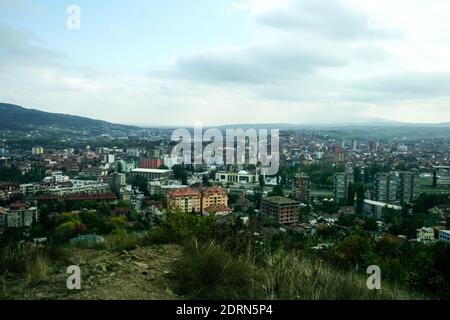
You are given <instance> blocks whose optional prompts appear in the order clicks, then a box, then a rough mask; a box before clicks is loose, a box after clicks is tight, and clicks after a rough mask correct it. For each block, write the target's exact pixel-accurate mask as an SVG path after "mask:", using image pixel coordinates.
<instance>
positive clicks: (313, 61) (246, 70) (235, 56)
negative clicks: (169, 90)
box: [153, 43, 347, 84]
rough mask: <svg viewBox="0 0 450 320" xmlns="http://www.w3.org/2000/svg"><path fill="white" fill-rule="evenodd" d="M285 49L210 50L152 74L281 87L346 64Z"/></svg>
mask: <svg viewBox="0 0 450 320" xmlns="http://www.w3.org/2000/svg"><path fill="white" fill-rule="evenodd" d="M323 52H326V50H324V51H320V50H312V49H311V48H307V49H306V48H302V47H299V46H292V45H286V44H285V43H278V44H266V45H261V44H259V45H251V46H247V47H238V48H231V49H218V50H210V51H206V52H203V53H198V54H195V55H192V56H188V57H181V58H178V59H177V62H176V64H175V69H174V70H173V71H168V72H162V73H153V74H154V75H155V74H158V75H159V76H161V75H162V76H169V77H170V76H171V77H179V78H186V79H192V80H199V81H208V82H210V81H213V82H216V81H217V82H230V83H243V84H264V83H278V82H280V81H283V80H295V79H299V78H302V77H304V76H307V75H310V74H312V73H314V71H316V70H317V69H319V68H322V67H337V66H343V65H345V64H347V61H346V60H345V59H344V58H341V57H339V56H338V55H337V54H335V53H334V54H332V55H331V54H327V53H323Z"/></svg>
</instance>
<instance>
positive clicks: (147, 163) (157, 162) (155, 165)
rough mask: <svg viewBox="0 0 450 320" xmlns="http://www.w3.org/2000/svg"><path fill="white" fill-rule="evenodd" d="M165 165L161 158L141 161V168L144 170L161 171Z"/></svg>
mask: <svg viewBox="0 0 450 320" xmlns="http://www.w3.org/2000/svg"><path fill="white" fill-rule="evenodd" d="M163 165H164V160H163V159H159V158H154V159H141V160H140V161H139V167H140V168H143V169H159V168H160V167H161V166H163Z"/></svg>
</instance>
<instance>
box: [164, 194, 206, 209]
mask: <svg viewBox="0 0 450 320" xmlns="http://www.w3.org/2000/svg"><path fill="white" fill-rule="evenodd" d="M200 199H201V195H200V192H198V191H196V190H193V189H191V188H183V189H177V190H174V191H172V192H170V193H169V194H168V196H167V205H168V207H169V208H177V209H180V210H181V211H183V212H197V213H198V212H200V211H201V200H200Z"/></svg>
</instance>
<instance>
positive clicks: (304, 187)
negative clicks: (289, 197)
mask: <svg viewBox="0 0 450 320" xmlns="http://www.w3.org/2000/svg"><path fill="white" fill-rule="evenodd" d="M310 188H311V181H310V179H309V176H308V175H307V174H305V173H299V174H296V175H295V176H294V178H293V180H292V192H293V194H294V198H295V199H296V200H298V201H300V202H302V203H309V199H310Z"/></svg>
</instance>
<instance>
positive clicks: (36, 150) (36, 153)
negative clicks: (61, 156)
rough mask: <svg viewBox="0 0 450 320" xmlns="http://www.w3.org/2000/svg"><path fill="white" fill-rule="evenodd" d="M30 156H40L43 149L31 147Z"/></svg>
mask: <svg viewBox="0 0 450 320" xmlns="http://www.w3.org/2000/svg"><path fill="white" fill-rule="evenodd" d="M31 154H32V155H33V156H40V155H42V154H44V148H42V147H33V148H31Z"/></svg>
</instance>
